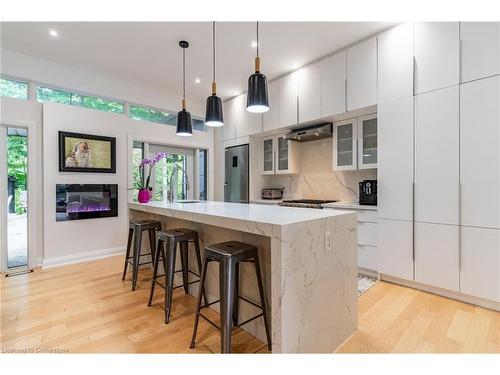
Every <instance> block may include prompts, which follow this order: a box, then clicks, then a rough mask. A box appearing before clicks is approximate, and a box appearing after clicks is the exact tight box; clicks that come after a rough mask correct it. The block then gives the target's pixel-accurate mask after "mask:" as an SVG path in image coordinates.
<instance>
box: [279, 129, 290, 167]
mask: <svg viewBox="0 0 500 375" xmlns="http://www.w3.org/2000/svg"><path fill="white" fill-rule="evenodd" d="M289 142H290V141H289V140H288V139H285V138H283V137H278V140H277V146H278V152H277V155H278V160H277V163H276V164H277V168H276V169H277V171H276V173H280V172H288V169H289V163H290V154H289V151H290V144H289Z"/></svg>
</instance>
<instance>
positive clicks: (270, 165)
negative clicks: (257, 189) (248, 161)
mask: <svg viewBox="0 0 500 375" xmlns="http://www.w3.org/2000/svg"><path fill="white" fill-rule="evenodd" d="M275 148H276V145H275V137H268V138H263V139H262V154H261V158H262V159H261V173H262V174H274V169H275V166H274V162H275V153H276V150H275Z"/></svg>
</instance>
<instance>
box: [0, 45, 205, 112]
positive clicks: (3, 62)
mask: <svg viewBox="0 0 500 375" xmlns="http://www.w3.org/2000/svg"><path fill="white" fill-rule="evenodd" d="M0 66H1V73H2V74H4V75H7V76H12V77H17V78H22V79H26V80H30V81H35V82H40V83H45V84H47V85H50V86H55V87H60V88H65V89H68V90H74V91H76V92H83V93H88V94H94V95H97V96H103V97H107V98H112V99H118V100H121V101H127V102H130V103H135V104H142V105H145V106H149V107H154V108H159V109H166V110H169V111H173V112H177V111H178V110H179V109H180V103H181V102H180V99H181V97H180V94H181V92H180V89H179V90H176V91H178V94H176V93H175V92H176V91H170V92H169V88H168V87H165V91H155V90H150V89H146V88H144V87H141V86H138V85H136V84H133V83H129V82H124V81H120V80H117V79H114V78H111V77H106V76H102V75H99V74H96V73H93V72H89V71H86V70H81V69H76V68H71V67H69V66H66V65H61V64H56V63H53V62H50V61H47V60H42V59H39V58H36V57H32V56H29V55H25V54H22V53H18V52H14V51H10V50H6V49H0ZM187 100H188V103H189V110H190V112H191V114H192V115H193V116H198V117H200V118H204V116H205V103H204V102H203V101H200V100H198V101H197V100H193V99H190V98H189V97H188V98H187Z"/></svg>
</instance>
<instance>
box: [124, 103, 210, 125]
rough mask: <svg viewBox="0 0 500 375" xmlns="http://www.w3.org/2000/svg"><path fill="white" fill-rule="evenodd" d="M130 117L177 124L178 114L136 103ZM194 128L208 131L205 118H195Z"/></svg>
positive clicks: (132, 107) (131, 108)
mask: <svg viewBox="0 0 500 375" xmlns="http://www.w3.org/2000/svg"><path fill="white" fill-rule="evenodd" d="M130 118H132V119H134V120H142V121H149V122H157V123H159V124H165V125H171V126H176V125H177V114H174V113H169V112H162V111H158V110H156V109H151V108H147V107H140V106H136V105H131V106H130ZM193 129H194V130H199V131H202V132H206V131H207V128H206V126H205V122H204V121H203V120H198V119H193Z"/></svg>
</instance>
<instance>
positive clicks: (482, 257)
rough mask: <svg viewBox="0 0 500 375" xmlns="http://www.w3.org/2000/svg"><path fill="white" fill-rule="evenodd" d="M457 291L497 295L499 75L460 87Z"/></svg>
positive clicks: (499, 265)
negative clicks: (459, 208)
mask: <svg viewBox="0 0 500 375" xmlns="http://www.w3.org/2000/svg"><path fill="white" fill-rule="evenodd" d="M460 131H461V137H460V139H461V142H460V180H461V185H460V186H461V194H460V207H461V217H460V223H461V224H462V225H461V226H460V235H461V237H460V240H461V242H460V256H461V259H460V265H461V267H460V292H462V293H465V294H468V295H472V296H475V297H480V298H485V299H489V300H495V301H500V279H499V275H500V198H499V197H498V192H499V191H500V76H494V77H489V78H484V79H480V80H478V81H473V82H469V83H465V84H463V85H461V90H460Z"/></svg>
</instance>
